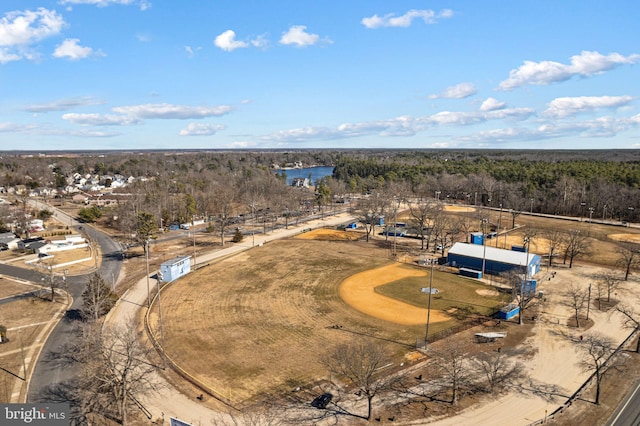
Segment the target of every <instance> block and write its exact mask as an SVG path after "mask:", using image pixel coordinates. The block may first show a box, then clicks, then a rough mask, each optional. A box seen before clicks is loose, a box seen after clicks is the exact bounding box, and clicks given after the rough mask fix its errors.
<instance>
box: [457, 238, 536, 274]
mask: <svg viewBox="0 0 640 426" xmlns="http://www.w3.org/2000/svg"><path fill="white" fill-rule="evenodd" d="M483 259H484V264H485V266H484V272H485V273H486V274H494V275H497V274H500V273H502V272H506V271H509V270H511V269H514V268H519V269H522V268H523V267H525V265H527V268H528V270H529V271H528V276H529V277H533V276H534V275H535V274H537V273H538V272H540V261H541V258H540V256H538V255H537V254H534V253H523V252H520V251H513V250H504V249H499V248H496V247H489V246H485V245H480V244H466V243H455V244H454V245H453V246H452V247H451V248H450V249H449V253H448V256H447V261H448V262H449V264H450V265H451V266H454V267H457V268H466V269H473V270H476V271H482V262H483Z"/></svg>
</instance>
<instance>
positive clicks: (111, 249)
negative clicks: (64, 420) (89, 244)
mask: <svg viewBox="0 0 640 426" xmlns="http://www.w3.org/2000/svg"><path fill="white" fill-rule="evenodd" d="M48 208H49V209H53V210H55V211H56V215H57V216H58V218H61V217H63V216H64V217H66V219H64V221H65V223H66V222H68V223H69V225H70V227H73V228H75V229H82V228H83V227H84V229H82V230H83V231H84V232H85V233H86V234H87V235H88V236H89V237H91V238H93V239H95V240H97V242H98V244H99V245H100V248H101V250H102V264H101V266H100V268H99V270H98V271H97V272H98V273H99V274H101V275H102V277H103V278H104V279H105V281H107V282H110V280H113V281H114V282H115V281H116V280H117V278H118V275H119V274H120V269H121V267H122V260H121V251H120V246H119V245H118V244H117V243H116V242H115V241H113V240H112V239H111V238H110V237H109V236H107V235H106V234H103V233H102V232H100V231H97V230H95V229H94V228H91V227H89V226H87V225H81V224H80V223H79V222H77V221H75V220H74V219H73V218H72V217H71V216H69V215H68V214H66V213H64V212H62V211H60V210H56V209H54V208H52V207H51V206H48ZM0 273H2V274H5V275H10V276H14V277H17V278H21V279H25V280H28V281H33V282H38V283H39V282H40V280H41V278H42V277H44V275H43V274H40V273H38V272H35V271H30V270H25V269H21V268H16V267H13V266H9V265H0ZM86 281H87V275H78V276H67V287H68V291H69V293H70V294H71V296H72V297H73V304H72V305H71V307H70V308H69V310H68V311H67V313H66V315H65V317H64V318H63V319H62V321H60V322H59V323H58V325H56V327H55V328H54V329H53V331H52V332H51V334H50V335H49V338H48V339H47V341H46V343H45V344H44V346H43V348H42V351H41V353H40V356H39V358H38V361H37V363H36V366H35V369H34V371H33V374H32V376H31V380H30V382H29V389H28V391H27V401H29V402H71V401H67V399H66V397H67V395H69V394H70V393H72V392H73V390H74V389H73V379H74V370H73V369H71V368H69V366H68V365H66V364H65V363H64V362H61V361H60V357H59V354H60V353H61V352H62V351H63V349H64V346H65V344H66V342H69V341H71V340H72V339H75V338H76V334H75V333H76V328H75V326H76V324H77V320H78V318H79V310H80V308H81V307H82V292H83V291H84V286H85V283H86Z"/></svg>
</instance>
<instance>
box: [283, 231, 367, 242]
mask: <svg viewBox="0 0 640 426" xmlns="http://www.w3.org/2000/svg"><path fill="white" fill-rule="evenodd" d="M361 237H362V234H360V233H358V232H353V231H338V230H335V229H324V228H321V229H315V230H313V231H310V232H305V233H302V234H300V235H296V237H295V238H299V239H301V240H323V241H348V240H357V239H359V238H361Z"/></svg>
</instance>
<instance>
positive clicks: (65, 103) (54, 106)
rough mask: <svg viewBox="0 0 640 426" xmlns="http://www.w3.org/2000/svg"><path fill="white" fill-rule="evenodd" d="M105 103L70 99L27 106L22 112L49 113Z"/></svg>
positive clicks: (89, 99)
mask: <svg viewBox="0 0 640 426" xmlns="http://www.w3.org/2000/svg"><path fill="white" fill-rule="evenodd" d="M104 103H105V102H104V101H103V100H100V99H94V98H89V97H85V98H70V99H61V100H57V101H54V102H49V103H45V104H32V105H27V106H26V107H25V108H24V110H25V111H28V112H33V113H45V112H50V111H66V110H69V109H72V108H77V107H83V106H90V105H99V104H104Z"/></svg>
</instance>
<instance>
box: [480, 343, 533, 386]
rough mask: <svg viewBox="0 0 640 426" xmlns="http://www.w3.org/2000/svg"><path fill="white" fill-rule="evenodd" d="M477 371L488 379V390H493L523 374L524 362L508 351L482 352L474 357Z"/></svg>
mask: <svg viewBox="0 0 640 426" xmlns="http://www.w3.org/2000/svg"><path fill="white" fill-rule="evenodd" d="M473 366H474V369H475V370H476V372H477V373H478V374H479V375H480V376H482V377H483V378H484V379H485V380H486V384H487V391H489V392H493V391H494V390H495V388H496V387H497V386H499V385H501V384H505V383H508V382H511V381H513V380H515V379H518V378H520V377H522V376H523V372H524V368H523V366H522V364H520V363H519V362H517V361H515V360H514V359H513V356H512V354H511V353H509V352H508V351H500V352H481V353H480V354H478V356H477V357H475V358H474V359H473Z"/></svg>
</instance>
